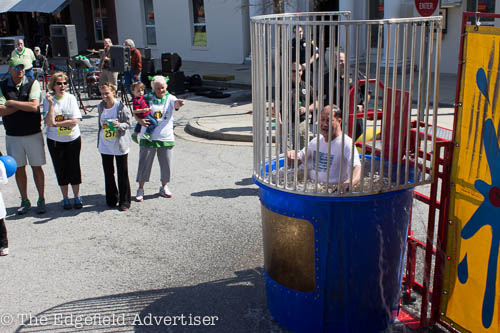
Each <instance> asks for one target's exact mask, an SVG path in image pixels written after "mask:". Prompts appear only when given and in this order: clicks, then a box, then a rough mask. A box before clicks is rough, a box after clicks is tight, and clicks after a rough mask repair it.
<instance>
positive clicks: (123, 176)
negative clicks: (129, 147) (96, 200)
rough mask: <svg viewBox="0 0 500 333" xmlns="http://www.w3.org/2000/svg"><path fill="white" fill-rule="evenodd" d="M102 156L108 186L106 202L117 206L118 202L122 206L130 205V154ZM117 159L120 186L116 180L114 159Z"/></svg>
mask: <svg viewBox="0 0 500 333" xmlns="http://www.w3.org/2000/svg"><path fill="white" fill-rule="evenodd" d="M101 156H102V168H103V169H104V185H105V188H106V204H107V205H108V206H110V207H115V206H116V204H117V203H118V204H119V205H120V206H121V207H127V208H129V207H130V182H129V180H128V162H127V159H128V154H125V155H117V156H115V155H105V154H101ZM114 159H116V173H117V175H118V188H116V182H115V168H114V165H113V160H114Z"/></svg>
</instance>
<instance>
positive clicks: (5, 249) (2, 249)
mask: <svg viewBox="0 0 500 333" xmlns="http://www.w3.org/2000/svg"><path fill="white" fill-rule="evenodd" d="M8 254H9V248H8V247H0V256H6V255H8Z"/></svg>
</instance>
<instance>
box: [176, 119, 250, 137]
mask: <svg viewBox="0 0 500 333" xmlns="http://www.w3.org/2000/svg"><path fill="white" fill-rule="evenodd" d="M186 131H187V132H188V133H189V134H192V135H194V136H198V137H202V138H205V139H209V140H223V141H240V142H252V141H253V135H249V134H236V133H221V132H217V131H210V130H207V129H205V128H204V127H203V126H201V125H200V124H198V121H197V119H195V120H191V121H189V123H188V124H187V125H186Z"/></svg>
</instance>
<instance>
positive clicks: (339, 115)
mask: <svg viewBox="0 0 500 333" xmlns="http://www.w3.org/2000/svg"><path fill="white" fill-rule="evenodd" d="M326 108H330V105H325V107H324V108H323V110H324V109H326ZM331 109H332V112H333V116H334V117H335V118H337V119H342V110H340V108H339V107H338V106H337V105H335V104H332V105H331Z"/></svg>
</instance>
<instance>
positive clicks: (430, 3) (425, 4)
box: [415, 0, 439, 16]
mask: <svg viewBox="0 0 500 333" xmlns="http://www.w3.org/2000/svg"><path fill="white" fill-rule="evenodd" d="M438 3H439V0H415V7H417V11H418V13H419V14H420V15H421V16H431V15H432V14H433V13H434V12H435V11H436V8H437V7H438Z"/></svg>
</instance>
